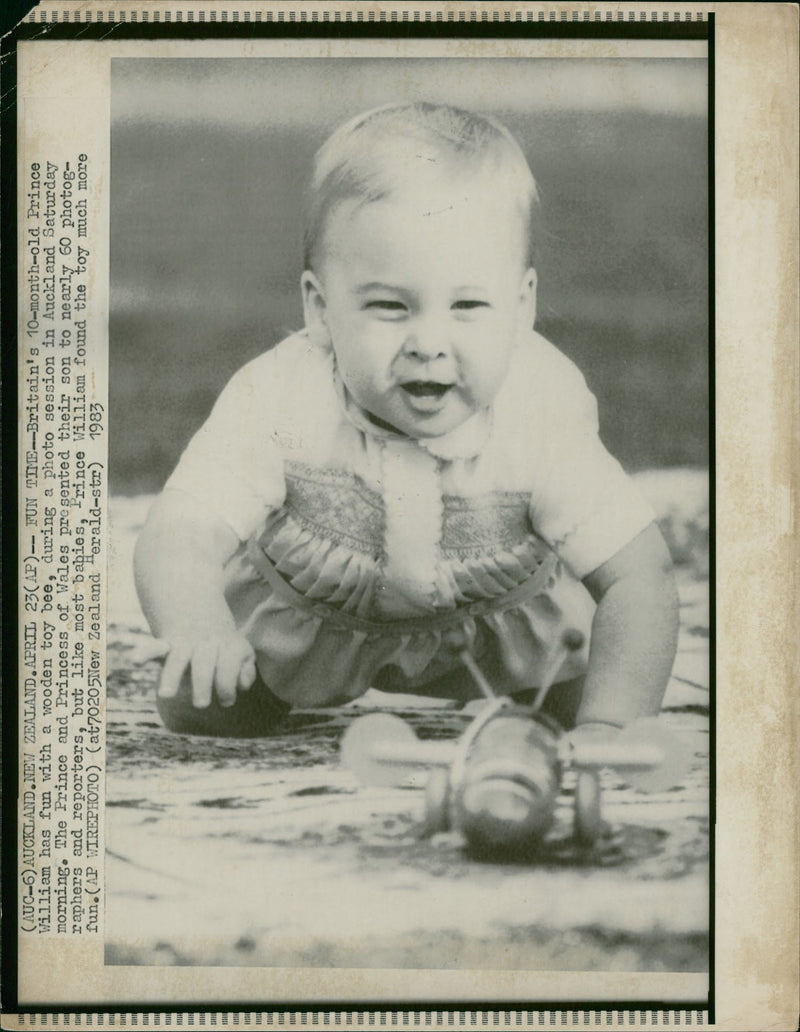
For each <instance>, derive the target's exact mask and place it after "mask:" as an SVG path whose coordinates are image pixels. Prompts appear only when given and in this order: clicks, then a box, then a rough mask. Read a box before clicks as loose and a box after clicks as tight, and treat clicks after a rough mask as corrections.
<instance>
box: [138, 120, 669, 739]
mask: <svg viewBox="0 0 800 1032" xmlns="http://www.w3.org/2000/svg"><path fill="white" fill-rule="evenodd" d="M536 203H537V195H536V186H535V183H534V180H533V177H532V175H531V172H530V169H529V168H528V165H527V162H526V160H525V157H524V156H523V154H522V151H521V149H520V147H519V145H518V144H517V142H516V141H515V139H514V138H513V136H512V135H511V134H510V133H509V132H508V130H507V129H505V128H504V127H503V126H502V125H500V124H499V123H498V122H496V121H495V120H494V119H491V118H486V117H483V116H479V115H476V114H473V113H470V112H467V111H462V110H459V109H456V108H451V107H446V106H440V105H434V104H427V103H416V104H403V105H391V106H388V107H383V108H378V109H376V110H374V111H370V112H367V113H366V114H362V115H359V116H358V117H357V118H355V119H353V120H352V121H350V122H348V123H347V124H346V125H344V126H342V127H341V128H340V129H338V130H337V131H336V132H335V133H334V134H333V136H331V137H330V139H329V140H328V141H327V142H326V143H325V145H324V146H323V147H322V148H321V150H320V151H319V153H318V154H317V157H316V164H315V169H314V175H313V180H312V184H311V196H310V203H309V209H308V217H307V225H306V236H305V247H306V250H305V272H304V273H303V275H302V279H301V288H302V296H303V305H304V312H305V329H304V330H302V331H301V332H299V333H296V334H293V335H292V336H290V337H289V338H287V339H286V340H284V341H282V342H281V343H280V344H278V345H277V346H276V347H274V348H272V349H270V350H268V351H266V352H265V353H264V354H262V355H261V356H260V357H258V358H256V359H255V360H254V361H252V362H250V363H249V364H248V365H246V366H245V367H244V368H243V369H241V370H240V371H239V372H238V373H237V374H236V375H235V376H234V377H233V379H232V380H231V381H230V383H229V384H228V386H227V387H226V388H225V390H224V391H223V392H222V394H221V396H220V398H219V400H218V401H217V404H216V406H215V407H214V410H213V411H212V413H211V415H210V417H209V419H208V420H207V422H206V423H205V425H204V426H203V427H202V428H201V429H200V430H199V431H198V433H197V434H196V435H195V437H194V438H193V440H192V441H191V442H190V444H189V446H188V447H187V449H186V451H185V452H184V454H183V456H182V458H181V460H180V462H179V464H178V467H177V469H176V470H175V472H174V473H173V474H172V476H171V477H170V479H169V481H168V483H167V485H166V488H165V490H164V492H163V494H162V495H161V497H160V498H159V499H158V500H157V501H156V503H155V504H154V506H153V508H152V511H151V513H150V515H149V518H148V521H147V524H146V526H145V528H144V530H143V532H142V534H141V537H140V539H139V542H138V545H137V551H136V574H137V583H138V589H139V594H140V597H141V601H142V606H143V608H144V611H145V613H146V615H147V618H148V620H149V622H150V624H151V626H152V629H153V632H154V634H155V635H157V636H158V637H160V638H162V639H164V641H165V643H166V649H168V655H167V659H166V662H165V664H164V668H163V672H162V675H161V681H160V685H159V689H158V706H159V711H160V713H161V716H162V719H163V720H164V721H165V723H166V725H167V726H168V727H170V728H172V729H174V730H175V731H180V732H188V733H196V734H218V735H239V736H256V735H265V734H269V733H270V732H271V731H272V730H273V729H274V728H276V727H277V726H278V725H279V723H280V721H281V720H282V719H283V717H284V716H285V715H286V713H287V712H288V711H289V709H290V708H291V707H292V706H300V707H309V706H328V705H331V704H335V703H341V702H345V701H347V700H350V699H355V698H357V697H358V696H360V695H362V694H363V693H364V692H365V691H366V690H367V689H368V688H370V687H375V688H379V689H382V690H384V691H403V692H412V693H417V694H424V695H434V696H441V697H448V698H457V699H462V700H465V699H469V698H473V697H476V696H477V695H478V692H477V690H476V689H475V687H474V685H473V684H472V682H471V679H470V677H469V675H468V674H467V673H466V671H465V669H464V667H463V666H462V665H461V663H460V661H459V659H458V651H459V649H460V648H463V647H467V648H469V650H470V651H471V653H472V655H473V656H474V658H475V660H476V662H477V663H478V665H479V666H480V667H481V669H482V671H483V673H484V674H485V676H486V677H487V678H488V680H489V681H490V683H491V684H492V685H493V687H494V688H495V690H496V691H498V693H509V694H512V695H515V694H519V695H520V696H521V697H523V698H525V697H526V693H529V692H530V690H531V689H538V688H540V687H542V686H545V687H549V686H550V685H552V686H553V688H552V691H551V692H550V693H549V696H548V699H549V700H550V704H551V708H552V709H553V712H554V713H555V714H556V715H557V716H558V717H559V719H560V720H561V722H562V724H564V725H565V726H567V727H572V726H575V725H577V726H578V729H579V733H580V734H583V735H586V736H589V737H591V736H593V735H597V734H605V733H613V731H612V729H613V728H618V727H621V726H622V725H624V724H625V723H626V722H628V721H630V720H631V719H633V718H635V717H639V716H644V715H651V714H655V713H657V712H658V711H659V708H660V704H661V699H662V696H663V693H664V690H665V687H666V684H667V680H668V678H669V674H670V670H671V666H672V662H673V659H674V654H675V644H676V637H677V600H676V592H675V586H674V581H673V577H672V572H671V564H670V559H669V555H668V552H667V549H666V546H665V545H664V542H663V540H662V538H661V535H660V534H659V531H658V529H657V528H656V526H655V524H654V523H653V514H652V512H651V511H650V509H649V508H648V506H647V505H646V504H645V502H644V501H643V500H642V499H641V497H640V496H639V494H638V493H637V491H636V489H635V488H634V487H633V485H632V484H631V482H630V481H629V479H628V477H627V476H626V475H625V474H624V473H623V471H622V469H621V467H620V466H619V464H618V463H617V462H616V460H614V459H613V458H612V457H611V456H610V455H609V454H608V452H607V451H606V450H605V448H604V447H603V445H602V444H601V442H600V439H599V437H598V427H597V414H596V405H595V401H594V398H593V396H592V395H591V394H590V393H589V391H588V389H587V387H586V385H585V383H584V380H583V377H582V376H581V374H580V373H579V372H578V370H577V369H576V368H575V366H574V365H573V364H572V363H571V362H570V361H569V360H568V359H567V358H565V357H564V356H563V355H562V354H561V353H560V352H559V351H557V350H556V348H554V347H553V346H552V345H551V344H549V343H548V342H547V341H546V340H544V339H543V338H542V337H541V336H539V335H538V334H537V333H535V332H534V330H533V325H534V319H535V312H536V273H535V271H534V269H533V268H532V265H531V257H530V244H531V236H532V232H531V221H532V217H533V213H534V210H535V206H536Z"/></svg>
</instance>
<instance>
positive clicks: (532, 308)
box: [519, 269, 538, 329]
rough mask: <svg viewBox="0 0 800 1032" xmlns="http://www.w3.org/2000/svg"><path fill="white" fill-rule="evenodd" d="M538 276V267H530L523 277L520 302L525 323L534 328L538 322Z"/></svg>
mask: <svg viewBox="0 0 800 1032" xmlns="http://www.w3.org/2000/svg"><path fill="white" fill-rule="evenodd" d="M537 282H538V278H537V276H536V269H528V271H527V272H526V273H525V275H524V277H523V279H522V286H521V288H520V298H519V299H520V302H521V304H522V306H523V310H524V319H523V321H524V323H525V325H526V326H528V327H530V328H531V329H532V328H533V326H534V324H535V323H536V284H537Z"/></svg>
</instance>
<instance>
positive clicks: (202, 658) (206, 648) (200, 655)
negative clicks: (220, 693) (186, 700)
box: [192, 641, 217, 709]
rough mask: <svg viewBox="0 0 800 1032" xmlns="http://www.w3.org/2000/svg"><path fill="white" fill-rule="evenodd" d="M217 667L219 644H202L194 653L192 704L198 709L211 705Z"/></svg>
mask: <svg viewBox="0 0 800 1032" xmlns="http://www.w3.org/2000/svg"><path fill="white" fill-rule="evenodd" d="M216 665H217V643H216V642H215V641H212V642H202V644H200V645H196V646H195V648H194V651H193V652H192V702H193V703H194V705H195V706H196V707H197V708H198V709H205V708H206V706H210V705H211V690H212V688H213V685H214V668H215V667H216Z"/></svg>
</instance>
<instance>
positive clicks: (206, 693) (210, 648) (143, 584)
mask: <svg viewBox="0 0 800 1032" xmlns="http://www.w3.org/2000/svg"><path fill="white" fill-rule="evenodd" d="M238 544H239V541H238V538H237V536H236V534H235V533H234V531H233V530H232V529H231V528H230V527H229V526H228V525H227V524H226V523H224V522H223V521H222V520H221V519H219V518H218V517H215V516H213V515H212V514H210V513H209V512H208V511H207V509H205V508H204V507H203V506H202V505H200V504H199V503H198V502H197V500H196V499H195V498H193V497H192V496H191V495H189V494H185V493H184V492H182V491H174V490H166V491H164V493H163V494H162V495H161V497H160V498H158V500H157V501H156V502H155V504H154V505H153V508H152V509H151V511H150V515H149V517H148V519H147V523H146V524H145V527H144V529H143V531H142V533H141V535H140V537H139V540H138V542H137V545H136V553H135V559H134V566H135V572H136V587H137V590H138V592H139V599H140V601H141V604H142V609H143V610H144V613H145V616H146V617H147V619H148V621H149V623H150V627H151V629H152V631H153V633H154V634H155V635H156V636H157V637H159V638H163V639H165V641H166V643H167V645H168V647H169V654H168V656H167V660H166V662H165V664H164V669H163V672H162V674H161V681H160V684H159V688H158V693H159V695H160V696H162V697H163V698H171V697H173V696H175V695H176V694H177V693H178V688H179V686H180V683H181V680H182V678H183V676H184V674H185V673H186V671H187V669H189V670H190V671H191V682H192V700H193V702H194V705H195V706H199V707H204V706H208V705H210V703H211V699H212V695H213V692H214V690H216V694H217V698H218V699H219V702H220V704H221V705H223V706H231V705H233V703H234V702H235V701H236V691H237V688H241V689H245V690H246V689H248V688H250V687H251V685H252V684H253V681H254V680H255V654H254V652H253V648H252V646H251V645H250V643H249V642H248V641H247V639H246V638H245V637H244V636H243V635H241V634H239V632H238V631H237V630H236V625H235V623H234V620H233V616H232V614H231V611H230V609H229V608H228V605H227V603H226V601H225V594H224V586H223V568H224V566H225V563H226V562H227V561H228V559H230V557H231V556H232V555H233V553H234V552H235V550H236V548H237V547H238Z"/></svg>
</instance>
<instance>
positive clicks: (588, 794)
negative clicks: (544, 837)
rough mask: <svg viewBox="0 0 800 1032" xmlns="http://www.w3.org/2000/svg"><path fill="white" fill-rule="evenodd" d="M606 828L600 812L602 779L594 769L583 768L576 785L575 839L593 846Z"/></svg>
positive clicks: (585, 844) (583, 844)
mask: <svg viewBox="0 0 800 1032" xmlns="http://www.w3.org/2000/svg"><path fill="white" fill-rule="evenodd" d="M603 828H604V824H603V818H602V816H601V813H600V779H599V778H598V776H597V774H595V773H594V771H588V770H582V771H581V772H580V773H579V774H578V782H577V784H576V785H575V823H574V827H573V834H574V836H575V841H576V842H578V843H579V844H580V845H582V846H591V845H594V843H595V842H596V841H597V839H598V838H599V837H600V833H601V832H602V830H603Z"/></svg>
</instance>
